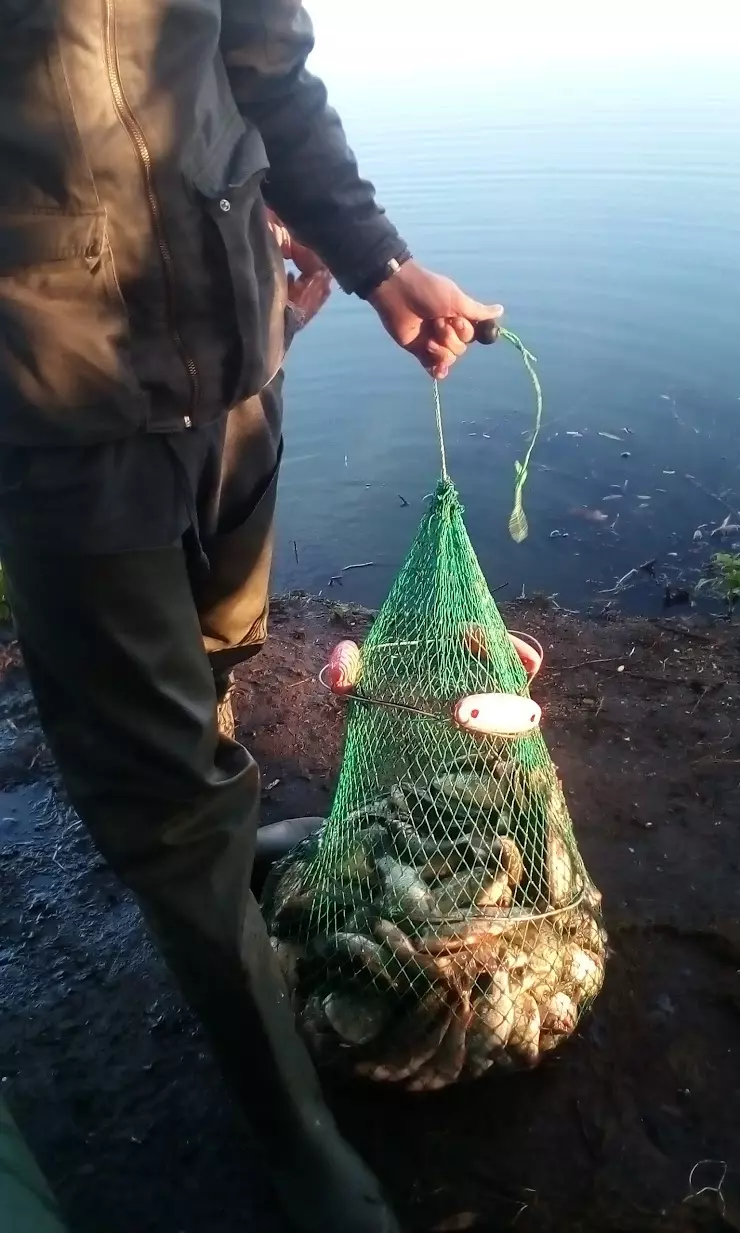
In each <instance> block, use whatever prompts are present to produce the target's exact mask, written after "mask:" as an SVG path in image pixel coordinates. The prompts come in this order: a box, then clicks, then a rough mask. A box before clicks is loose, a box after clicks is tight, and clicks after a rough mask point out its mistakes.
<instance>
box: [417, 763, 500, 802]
mask: <svg viewBox="0 0 740 1233" xmlns="http://www.w3.org/2000/svg"><path fill="white" fill-rule="evenodd" d="M496 787H497V784H495V783H494V782H493V780H492V779H490V778H489V779H487V780H483V779H481V777H480V775H476V774H475V772H474V771H468V772H458V774H456V775H442V776H441V777H440V778H439V779H433V780H432V790H433V791H434V792H437V793H439V795H440V796H443V797H445V798H446V799H447V800H451V801H459V802H460V803H461V804H463V805H474V806H475V808H476V809H486V808H488V809H490V808H491V807H492V805H493V793H494V791H495V790H496Z"/></svg>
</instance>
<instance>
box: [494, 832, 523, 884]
mask: <svg viewBox="0 0 740 1233" xmlns="http://www.w3.org/2000/svg"><path fill="white" fill-rule="evenodd" d="M499 846H500V855H499V862H500V864H501V868H502V869H503V871H504V873H505V874H506V876H507V878H508V879H509V882H510V884H511V886H512V887H517V886H519V885H520V884H521V881H522V879H523V877H524V858H523V857H522V854H521V852H520V851H519V848H518V846H517V844H516V843H515V842H514V840H513V839H509V838H508V837H507V836H506V835H502V836H501V838H500V840H499Z"/></svg>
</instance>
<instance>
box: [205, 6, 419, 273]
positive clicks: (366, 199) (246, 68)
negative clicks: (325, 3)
mask: <svg viewBox="0 0 740 1233" xmlns="http://www.w3.org/2000/svg"><path fill="white" fill-rule="evenodd" d="M312 48H313V29H312V26H311V21H310V18H309V16H308V14H307V13H306V10H305V9H304V8H303V6H302V4H301V3H300V0H222V32H221V50H222V54H223V57H224V62H225V64H226V69H227V72H228V74H229V79H230V82H231V88H232V91H233V93H234V97H235V99H236V102H237V105H238V107H239V109H240V111H241V112H242V114H243V115H244V116H245V117H246V118H247V119H248V120H251V122H252V123H253V124H254V125H255V126H256V127H257V128H258V129H259V131H260V133H261V135H262V139H263V141H264V143H265V148H266V150H267V157H268V158H269V160H270V171H269V174H268V179H267V181H266V183H265V187H264V196H265V200H266V201H267V203H268V204H269V205H270V206H271V207H272V208H273V209H274V210H275V212H276V213H277V214H278V215H279V216H280V218H282V219H283V220H284V221H285V223H286V224H287V225H288V227H289V228H290V229H291V230H292V231H294V232H295V234H296V235H297V236H298V237H299V239H301V240H302V241H304V242H305V243H306V244H307V245H308V246H309V247H310V248H312V249H314V250H315V251H316V252H317V253H318V254H319V256H320V257H321V258H322V260H323V261H325V262H326V264H327V265H328V266H329V268H330V269H331V271H332V273H333V274H334V276H335V277H336V279H337V281H338V282H339V284H340V285H341V286H342V287H343V288H344V290H345V291H354V290H356V289H357V288H358V287H360V286H361V285H362V284H363V283H365V282H366V281H367V280H368V279H371V278H372V277H373V276H374V275H375V274H376V273H378V272H379V271H381V270H382V269H383V267H384V266H385V265H386V263H387V262H389V261H390V260H392V259H393V258H397V257H399V256H401V254H402V253H404V252H405V244H404V243H403V241H402V240H401V238H400V236H399V234H398V232H397V231H396V229H395V227H393V225H392V224H391V223H390V222H389V220H388V219H387V218H386V216H385V214H384V213H383V211H382V210H381V209H380V207H379V206H378V204H377V202H376V200H375V191H374V189H373V187H372V185H371V184H369V183H368V182H367V181H366V180H363V179H362V178H361V176H360V173H359V171H358V168H357V163H356V161H355V158H354V155H353V154H352V151H351V150H350V148H349V146H348V144H347V139H346V137H345V135H344V130H343V128H342V124H341V121H340V119H339V116H338V115H337V114H336V112H335V111H333V110H332V108H331V107H330V106H329V105H328V102H327V95H326V89H325V87H324V85H323V83H322V82H321V81H319V79H318V78H317V77H313V76H312V75H311V74H310V73H308V72H307V71H306V67H305V64H306V59H307V57H308V55H309V53H310V52H311V50H312Z"/></svg>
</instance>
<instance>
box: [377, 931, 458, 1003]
mask: <svg viewBox="0 0 740 1233" xmlns="http://www.w3.org/2000/svg"><path fill="white" fill-rule="evenodd" d="M373 934H374V936H375V938H376V939H377V941H378V942H380V943H381V945H382V946H383V948H384V950H385V951H386V952H387V956H388V958H387V961H386V974H387V976H388V978H389V979H390V980H391V981H392V983H393V985H394V987H395V988H396V989H397V990H398V991H399V992H407V993H414V994H416V995H417V996H418V994H419V991H420V990H424V991H426V990H427V989H428V988H429V986H430V984H434V983H435V982H437V981H446V976H445V973H444V972H442V970H441V969H440V967H439V964H438V962H437V960H436V959H434V958H433V957H432V956H431V955H425V954H420V953H419V951H418V950H417V949H416V947H415V946H414V944H413V942H412V941H411V939H410V938H409V937H408V935H407V934H405V933H404V931H403V929H401V928H400V927H399V926H398V925H396V924H394V923H393V922H392V921H388V920H377V921H376V922H375V924H374V925H373Z"/></svg>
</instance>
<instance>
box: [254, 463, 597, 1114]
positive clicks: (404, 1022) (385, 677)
mask: <svg viewBox="0 0 740 1233" xmlns="http://www.w3.org/2000/svg"><path fill="white" fill-rule="evenodd" d="M491 694H493V695H501V694H504V695H512V694H514V695H519V696H520V697H527V696H528V676H527V672H526V671H525V668H524V666H523V663H522V660H521V659H520V657H519V655H518V654H517V651H516V649H515V647H514V644H513V643H512V640H511V638H510V636H509V634H508V631H507V629H506V627H505V625H504V623H503V620H502V618H501V616H500V614H499V612H498V609H497V607H496V605H495V603H494V600H493V598H492V596H491V594H490V592H489V589H488V587H487V585H486V581H485V579H484V577H483V574H482V572H481V569H480V566H479V564H478V561H477V559H476V556H475V553H474V551H473V547H472V545H471V543H470V540H469V538H468V535H467V532H466V529H465V525H464V522H463V517H462V509H461V506H460V503H459V500H458V496H457V493H456V491H455V489H454V487H453V486H452V484H451V483H450V482H449V481H443V482H442V483H441V484H440V486H439V488H438V490H437V493H436V495H435V498H434V500H433V503H432V505H431V507H430V509H429V511H428V513H427V515H426V517H425V518H424V520H423V522H422V525H421V527H420V529H419V532H418V535H417V537H416V540H415V542H414V544H413V546H412V548H411V551H410V553H409V555H408V558H407V560H406V562H405V564H404V566H403V568H402V569H401V572H400V573H399V575H398V577H397V578H396V581H395V583H394V585H393V587H392V590H391V592H390V594H389V596H388V598H387V600H386V602H385V604H384V605H383V608H382V609H381V611H380V613H379V615H378V617H377V619H376V621H375V623H374V624H373V627H372V630H371V632H370V634H369V635H368V637H367V639H366V641H365V642H364V644H363V646H362V648H361V654H360V673H359V679H358V680H357V682H356V683H355V685H354V687H353V690H352V695H351V697H350V698H349V700H348V703H347V705H348V711H349V713H348V721H347V731H346V742H345V749H344V757H343V761H342V767H341V773H340V778H339V784H338V787H337V791H336V796H335V798H334V803H333V807H332V811H331V815H330V817H329V819H328V821H327V822H326V824H325V826H324V828H323V830H322V832H321V833H320V835H319V836H318V837H315V838H312V839H309V840H308V841H306V842H305V843H304V844H302V845H300V846H299V847H298V848H296V849H295V850H294V851H293V852H292V853H291V854H290V855H289V856H288V857H287V858H286V859H285V860H284V861H283V862H282V863H281V864H280V865H279V866H277V867H276V869H275V870H273V872H272V875H271V877H270V879H269V882H268V885H267V887H266V890H265V897H264V910H265V913H266V917H267V920H268V924H269V927H270V931H271V934H272V937H273V944H274V946H275V949H276V951H277V954H278V957H279V959H280V962H281V965H282V967H283V971H284V973H285V976H286V979H287V981H288V984H289V987H290V989H291V992H292V995H293V998H294V1004H295V1008H296V1014H297V1018H298V1023H299V1025H300V1027H301V1028H302V1030H303V1031H304V1033H305V1035H306V1036H307V1038H308V1040H309V1042H310V1044H311V1045H312V1046H313V1049H314V1051H315V1053H316V1054H317V1056H318V1058H319V1059H320V1060H321V1061H323V1062H326V1063H327V1064H330V1065H334V1066H340V1067H343V1068H347V1069H349V1070H351V1071H353V1072H354V1073H355V1074H358V1075H361V1076H366V1077H368V1078H372V1079H376V1080H385V1081H389V1082H399V1083H403V1084H405V1085H406V1086H407V1087H408V1088H410V1089H411V1090H419V1091H421V1090H433V1089H435V1088H440V1087H444V1086H446V1085H447V1084H450V1083H453V1082H455V1081H457V1080H459V1079H464V1078H466V1077H470V1078H473V1077H476V1076H479V1075H481V1074H483V1073H484V1072H485V1071H487V1070H488V1069H489V1068H491V1067H494V1066H496V1067H507V1068H510V1069H511V1068H515V1067H531V1066H534V1065H536V1064H537V1063H538V1062H539V1061H540V1059H541V1058H542V1057H543V1055H544V1054H546V1053H547V1052H548V1051H549V1050H551V1049H553V1048H555V1047H556V1046H557V1045H558V1044H559V1043H560V1042H561V1041H562V1040H563V1039H564V1038H565V1037H567V1036H568V1035H569V1034H570V1033H571V1032H572V1031H573V1030H574V1028H575V1026H576V1023H577V1020H578V1018H579V1016H580V1015H581V1014H582V1012H583V1011H584V1010H585V1009H586V1008H587V1007H588V1005H589V1004H590V1003H591V1002H592V1001H593V999H594V997H595V996H596V994H597V993H598V991H599V989H600V987H601V983H602V978H603V970H604V960H605V946H606V937H605V934H604V930H603V927H602V923H601V916H600V910H599V902H600V895H599V894H598V892H597V891H596V889H595V887H594V885H593V883H592V882H591V881H590V879H589V877H588V874H587V873H586V870H585V868H584V865H583V861H582V860H581V857H580V855H579V852H578V849H577V847H576V844H575V840H574V837H573V830H572V826H571V821H570V818H569V815H568V810H567V806H566V803H565V799H564V796H563V792H562V788H561V785H560V783H559V782H558V777H557V773H556V770H555V767H554V766H553V763H552V761H551V759H550V756H549V754H548V751H547V747H546V745H545V743H544V740H543V738H542V735H541V733H540V731H539V728H538V727H535V728H534V729H533V730H532V731H529V732H525V733H524V734H523V735H520V736H508V735H507V736H501V735H496V734H486V733H480V732H475V731H469V730H466V729H465V728H463V727H461V726H460V725H459V723H456V722H455V719H454V713H455V707H456V704H457V703H458V701H459V700H460V699H461V698H462V697H464V696H473V697H478V696H480V695H491Z"/></svg>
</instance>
